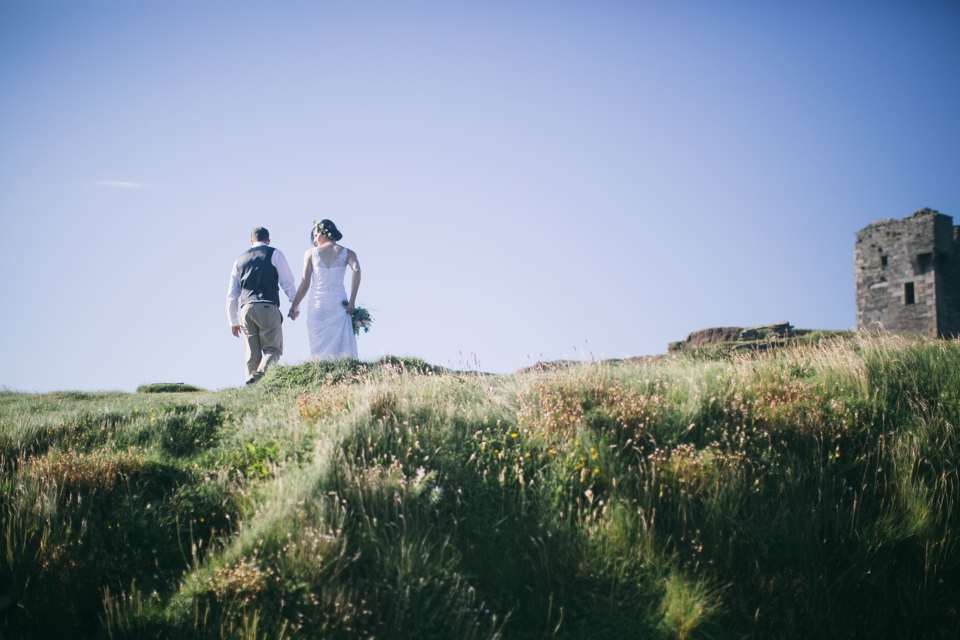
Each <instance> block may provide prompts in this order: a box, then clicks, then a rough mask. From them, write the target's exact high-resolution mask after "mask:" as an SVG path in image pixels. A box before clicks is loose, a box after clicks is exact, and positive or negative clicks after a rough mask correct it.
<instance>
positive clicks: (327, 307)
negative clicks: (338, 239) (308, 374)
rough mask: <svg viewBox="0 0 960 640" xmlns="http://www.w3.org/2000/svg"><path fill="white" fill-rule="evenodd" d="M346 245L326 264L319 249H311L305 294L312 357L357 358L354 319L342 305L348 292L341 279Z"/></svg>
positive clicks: (343, 274) (344, 268) (344, 263)
mask: <svg viewBox="0 0 960 640" xmlns="http://www.w3.org/2000/svg"><path fill="white" fill-rule="evenodd" d="M348 253H349V251H348V249H347V248H346V247H343V250H342V251H341V252H340V255H339V256H337V259H336V260H334V262H333V264H332V265H330V266H329V267H327V265H325V264H323V259H322V258H320V250H319V249H317V248H314V249H313V255H312V258H313V278H312V281H311V282H310V293H309V294H308V295H307V300H308V304H307V336H308V337H309V339H310V355H311V356H312V357H315V358H328V359H329V358H340V357H345V356H349V357H351V358H356V357H357V337H356V336H355V335H354V333H353V320H352V319H351V318H350V315H349V314H348V313H347V308H346V307H345V306H343V301H344V300H347V299H348V298H347V291H346V289H344V288H343V278H344V276H345V275H346V272H347V254H348Z"/></svg>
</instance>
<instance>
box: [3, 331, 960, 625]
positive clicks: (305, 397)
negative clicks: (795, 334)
mask: <svg viewBox="0 0 960 640" xmlns="http://www.w3.org/2000/svg"><path fill="white" fill-rule="evenodd" d="M958 365H960V344H958V343H956V342H945V341H927V340H905V339H900V338H896V337H884V338H877V337H869V336H859V337H856V338H854V339H843V340H837V339H831V340H828V339H824V340H820V341H818V342H816V343H811V344H806V345H800V346H797V347H794V348H787V349H782V350H778V351H773V352H770V353H767V354H760V355H757V354H754V355H749V354H747V355H739V356H731V357H726V358H717V357H710V358H704V357H699V356H698V355H696V354H694V355H685V356H678V357H673V358H667V359H662V360H660V361H657V362H655V363H650V364H645V365H632V364H627V363H600V364H583V365H579V366H572V367H565V368H562V369H557V370H554V371H540V372H527V373H523V374H517V375H513V376H484V375H460V374H457V373H455V372H449V371H445V370H441V369H439V368H434V367H430V366H429V365H427V364H426V363H423V362H422V361H416V360H403V359H397V358H387V359H384V360H383V361H380V362H378V363H358V362H354V361H340V362H334V363H323V362H316V363H306V364H304V365H298V366H297V367H278V368H276V369H274V370H273V371H272V372H271V374H270V375H269V376H267V377H266V378H265V379H264V380H263V381H262V383H261V384H260V385H259V386H254V387H251V388H244V389H239V390H227V391H223V392H219V393H196V394H191V395H190V396H189V398H188V397H186V396H185V394H182V393H179V394H172V393H171V394H163V393H157V394H149V395H145V394H129V395H128V394H76V393H74V394H70V393H61V394H48V395H44V396H27V395H22V394H3V395H0V452H2V456H3V458H2V461H0V462H2V469H3V473H4V475H3V484H2V487H0V514H2V516H0V517H2V525H3V533H4V537H3V543H4V545H5V546H4V553H3V558H2V562H0V596H3V595H9V596H10V600H11V603H12V604H11V606H9V607H8V608H6V609H5V610H3V611H0V633H2V634H3V637H36V638H43V637H55V636H67V635H70V636H76V637H103V638H111V639H114V638H159V637H171V638H172V637H177V638H180V637H184V638H301V637H302V638H307V637H322V638H371V637H372V638H478V639H479V638H521V639H523V638H553V637H556V638H624V637H627V638H630V637H637V638H679V639H688V638H745V637H750V638H813V637H816V638H841V637H842V638H849V637H862V638H867V637H870V638H893V637H896V638H938V637H939V638H952V637H957V636H958V635H960V611H958V608H960V599H958V596H957V595H956V594H958V593H960V566H958V558H960V557H958V551H957V544H956V542H957V539H958V538H957V531H958V527H957V525H958V522H957V520H958V514H957V508H956V507H957V499H958V477H957V460H958V454H960V446H958V442H957V436H956V429H955V425H957V424H958V420H960V415H958V414H960V396H958V394H960V366H958Z"/></svg>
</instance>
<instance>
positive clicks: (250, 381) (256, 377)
mask: <svg viewBox="0 0 960 640" xmlns="http://www.w3.org/2000/svg"><path fill="white" fill-rule="evenodd" d="M262 377H263V371H254V372H253V375H252V376H250V377H249V378H247V386H248V387H249V386H250V385H251V384H253V383H254V382H259V381H260V378H262Z"/></svg>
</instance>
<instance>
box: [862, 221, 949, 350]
mask: <svg viewBox="0 0 960 640" xmlns="http://www.w3.org/2000/svg"><path fill="white" fill-rule="evenodd" d="M958 239H960V234H958V230H957V227H954V226H953V218H951V217H950V216H945V215H943V214H941V213H939V212H937V211H933V210H931V209H921V210H919V211H917V212H916V213H914V214H913V215H911V216H908V217H906V218H904V219H902V220H889V219H888V220H879V221H877V222H874V223H873V224H870V225H868V226H867V227H865V228H863V229H861V230H860V231H859V232H858V233H857V242H856V245H855V246H854V252H853V255H854V268H855V270H856V276H855V281H856V297H857V328H858V329H866V330H868V331H878V330H880V329H881V327H882V328H883V329H885V330H887V331H890V332H892V333H901V332H913V333H919V334H922V335H925V336H930V337H952V336H956V335H958V334H960V250H958Z"/></svg>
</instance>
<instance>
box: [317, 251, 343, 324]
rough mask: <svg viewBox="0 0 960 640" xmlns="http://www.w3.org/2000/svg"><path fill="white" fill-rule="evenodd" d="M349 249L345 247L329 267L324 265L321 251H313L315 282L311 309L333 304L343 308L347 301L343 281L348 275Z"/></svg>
mask: <svg viewBox="0 0 960 640" xmlns="http://www.w3.org/2000/svg"><path fill="white" fill-rule="evenodd" d="M349 252H350V250H349V249H347V248H346V247H343V250H342V251H340V255H339V256H337V259H336V260H334V261H333V264H332V265H330V266H329V267H328V266H327V265H325V264H323V258H321V257H320V249H317V248H316V247H314V249H313V282H311V283H310V298H309V300H310V306H309V308H310V309H320V308H321V307H325V306H327V305H329V304H331V303H334V302H335V303H336V304H337V305H338V306H343V301H344V300H346V299H347V290H346V289H344V287H343V279H344V276H345V275H346V273H347V254H348V253H349Z"/></svg>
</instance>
